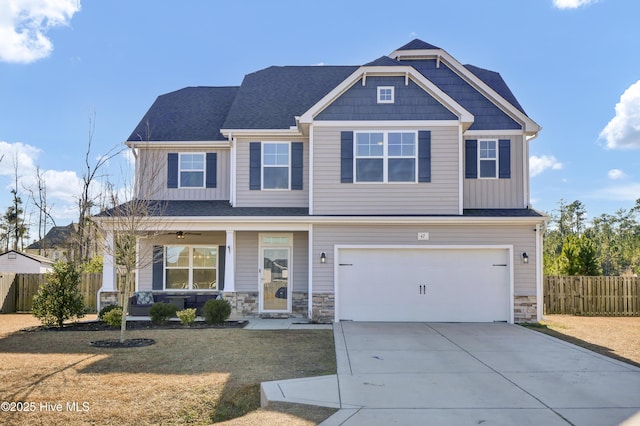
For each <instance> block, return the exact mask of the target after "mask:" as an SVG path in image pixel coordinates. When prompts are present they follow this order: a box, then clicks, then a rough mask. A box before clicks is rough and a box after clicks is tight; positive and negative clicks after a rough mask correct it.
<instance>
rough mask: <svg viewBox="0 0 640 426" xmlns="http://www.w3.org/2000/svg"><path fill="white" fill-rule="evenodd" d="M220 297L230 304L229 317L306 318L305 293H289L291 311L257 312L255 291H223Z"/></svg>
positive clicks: (257, 303) (258, 307)
mask: <svg viewBox="0 0 640 426" xmlns="http://www.w3.org/2000/svg"><path fill="white" fill-rule="evenodd" d="M222 297H223V298H224V299H225V300H228V301H229V303H230V304H231V315H230V316H229V319H232V320H238V319H241V318H292V317H293V318H307V312H308V309H307V300H308V295H307V293H299V292H294V293H293V294H292V295H291V304H292V312H259V309H260V304H259V300H258V299H259V297H260V295H259V293H258V292H257V291H249V292H241V291H238V292H234V293H223V294H222Z"/></svg>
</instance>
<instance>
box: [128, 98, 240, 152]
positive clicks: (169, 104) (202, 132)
mask: <svg viewBox="0 0 640 426" xmlns="http://www.w3.org/2000/svg"><path fill="white" fill-rule="evenodd" d="M237 92H238V87H186V88H184V89H181V90H177V91H175V92H171V93H167V94H165V95H161V96H158V98H157V99H156V101H155V102H154V103H153V105H151V108H149V111H147V113H146V114H145V115H144V117H143V118H142V120H140V123H139V124H138V126H137V127H136V129H135V130H134V131H133V133H131V136H129V139H127V140H128V141H132V142H133V141H135V142H139V141H219V140H224V139H225V138H224V137H223V136H222V135H221V134H220V129H221V128H222V127H221V126H222V123H223V122H224V120H225V118H226V117H227V113H228V112H229V107H230V106H231V103H232V102H233V100H234V98H235V96H236V93H237Z"/></svg>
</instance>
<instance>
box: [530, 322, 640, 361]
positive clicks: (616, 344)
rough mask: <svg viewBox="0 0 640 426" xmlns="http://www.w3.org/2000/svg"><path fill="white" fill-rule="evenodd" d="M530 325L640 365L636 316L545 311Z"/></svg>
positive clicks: (638, 324)
mask: <svg viewBox="0 0 640 426" xmlns="http://www.w3.org/2000/svg"><path fill="white" fill-rule="evenodd" d="M531 328H532V329H535V330H538V331H541V332H544V333H547V334H550V335H552V336H555V337H558V338H560V339H563V340H567V341H569V342H571V343H574V344H576V345H579V346H582V347H585V348H587V349H590V350H592V351H594V352H598V353H600V354H603V355H606V356H610V357H612V358H615V359H618V360H620V361H624V362H628V363H630V364H634V365H637V366H639V367H640V317H583V316H572V315H545V317H544V321H542V322H541V323H540V324H539V325H537V326H535V327H531Z"/></svg>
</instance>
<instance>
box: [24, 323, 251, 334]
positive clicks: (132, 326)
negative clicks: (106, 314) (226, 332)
mask: <svg viewBox="0 0 640 426" xmlns="http://www.w3.org/2000/svg"><path fill="white" fill-rule="evenodd" d="M247 324H249V321H247V320H241V321H232V320H229V321H225V322H224V324H207V323H206V322H204V321H196V322H194V323H193V324H192V325H191V326H186V325H182V324H181V323H180V322H179V321H169V322H167V323H166V324H154V323H152V322H151V321H127V330H164V329H168V330H175V329H181V330H202V329H205V328H243V327H245V326H246V325H247ZM118 330H120V327H111V326H110V325H108V324H106V323H104V322H102V321H82V322H72V323H69V324H64V325H63V326H62V327H61V328H59V327H45V326H43V325H38V326H35V327H27V328H23V329H22V330H21V331H26V332H34V331H58V332H60V331H118Z"/></svg>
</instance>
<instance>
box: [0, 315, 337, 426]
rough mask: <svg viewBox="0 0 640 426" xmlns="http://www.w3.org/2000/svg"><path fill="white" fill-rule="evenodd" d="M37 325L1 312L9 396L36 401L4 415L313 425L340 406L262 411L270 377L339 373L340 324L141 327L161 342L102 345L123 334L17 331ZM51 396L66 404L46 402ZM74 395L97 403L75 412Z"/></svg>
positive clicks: (1, 393) (63, 420) (26, 419)
mask: <svg viewBox="0 0 640 426" xmlns="http://www.w3.org/2000/svg"><path fill="white" fill-rule="evenodd" d="M37 324H38V322H37V321H35V320H34V319H33V317H31V316H29V315H0V359H2V361H1V365H2V367H1V369H0V401H10V402H29V403H31V402H33V403H35V405H36V410H35V412H1V413H0V423H3V424H16V425H21V424H25V425H26V424H44V425H48V424H52V425H53V424H87V423H94V424H125V425H128V424H185V423H191V424H208V423H212V422H213V421H215V420H218V419H220V418H221V417H222V418H224V417H225V416H241V417H238V418H236V419H234V420H231V421H230V422H228V424H243V425H244V424H246V425H254V424H255V425H258V424H259V425H263V424H283V425H284V424H286V425H312V424H317V423H318V422H320V421H322V420H324V419H325V418H326V417H328V416H329V415H331V414H332V413H333V412H334V411H335V410H331V409H324V408H320V407H306V406H292V405H290V404H285V405H282V404H280V405H277V406H276V407H277V408H278V410H279V411H268V410H262V409H258V406H259V383H260V382H262V381H268V380H280V379H289V378H296V377H307V376H316V375H322V374H334V373H335V368H336V367H335V353H334V346H333V338H332V333H331V331H330V330H265V331H253V330H242V329H202V330H151V331H142V330H141V331H130V332H128V333H129V334H128V337H129V338H138V337H145V338H152V339H155V340H156V344H155V345H152V346H148V347H142V348H130V349H99V348H93V347H91V346H89V342H90V341H92V340H101V339H108V338H117V336H118V332H117V331H114V332H79V331H61V332H58V331H46V332H15V330H16V329H19V328H22V327H26V326H30V325H37ZM47 402H50V403H54V404H62V406H63V410H62V412H46V411H44V410H42V409H41V408H40V403H47ZM67 402H70V403H72V402H78V403H79V406H80V408H84V407H88V410H86V411H84V412H73V411H67V410H66V404H67ZM82 403H87V404H86V406H83V405H82ZM238 405H239V406H238ZM243 410H244V411H248V414H246V415H242V414H240V413H243V412H244V411H243Z"/></svg>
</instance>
